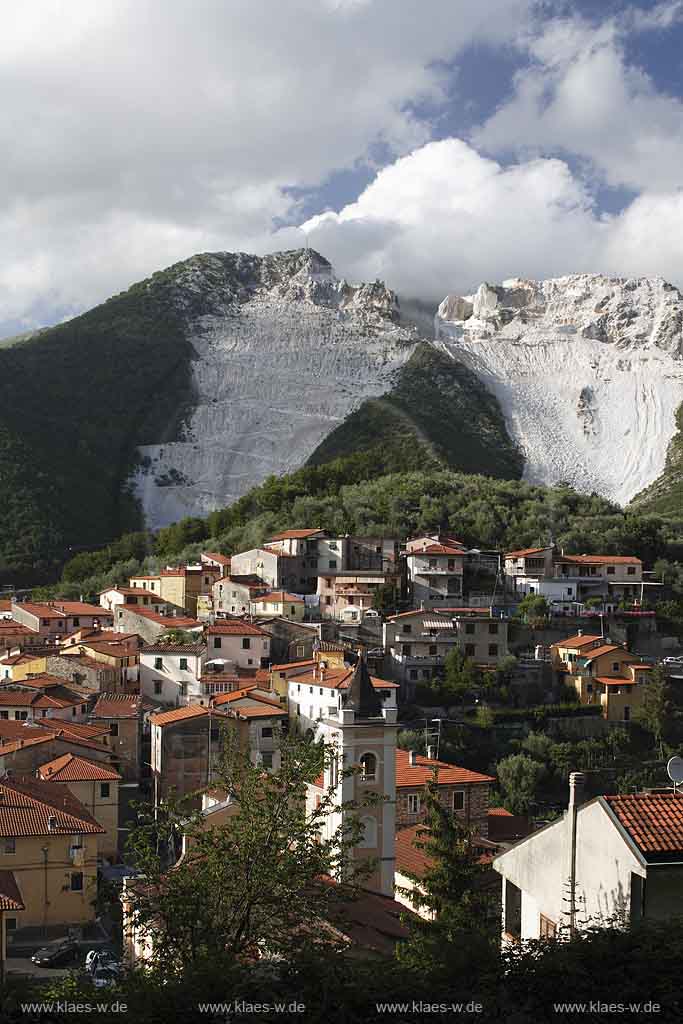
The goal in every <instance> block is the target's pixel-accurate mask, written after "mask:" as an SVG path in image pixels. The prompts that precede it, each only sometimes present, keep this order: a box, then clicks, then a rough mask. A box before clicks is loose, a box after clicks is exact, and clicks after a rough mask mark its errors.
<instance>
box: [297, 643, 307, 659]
mask: <svg viewBox="0 0 683 1024" xmlns="http://www.w3.org/2000/svg"><path fill="white" fill-rule="evenodd" d="M305 654H306V648H305V647H303V646H300V647H297V649H296V656H297V658H303V657H304V655H305Z"/></svg>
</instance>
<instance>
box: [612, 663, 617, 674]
mask: <svg viewBox="0 0 683 1024" xmlns="http://www.w3.org/2000/svg"><path fill="white" fill-rule="evenodd" d="M612 671H613V672H618V671H619V662H618V661H613V662H612Z"/></svg>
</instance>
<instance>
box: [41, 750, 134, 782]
mask: <svg viewBox="0 0 683 1024" xmlns="http://www.w3.org/2000/svg"><path fill="white" fill-rule="evenodd" d="M38 772H39V774H40V778H41V779H46V780H49V781H51V782H90V781H94V782H118V781H119V780H120V779H121V776H120V775H119V773H118V772H115V771H112V769H111V768H107V767H106V766H105V765H102V764H98V763H97V761H89V760H88V758H87V757H79V756H78V755H77V754H70V753H69V754H62V756H61V757H56V758H55V759H54V760H53V761H46V762H45V764H41V765H40V767H39V768H38Z"/></svg>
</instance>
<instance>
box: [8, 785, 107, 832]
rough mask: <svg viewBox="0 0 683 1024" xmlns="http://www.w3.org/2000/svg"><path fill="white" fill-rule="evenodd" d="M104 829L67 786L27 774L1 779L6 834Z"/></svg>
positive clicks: (99, 830) (102, 830)
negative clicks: (30, 776)
mask: <svg viewBox="0 0 683 1024" xmlns="http://www.w3.org/2000/svg"><path fill="white" fill-rule="evenodd" d="M51 819H52V828H51V827H50V820H51ZM104 831H105V830H104V829H103V828H102V826H101V825H100V824H98V822H96V821H95V819H94V818H93V816H92V815H91V814H90V813H89V811H87V810H86V809H85V807H84V806H83V804H82V803H81V802H80V800H77V799H76V797H75V796H74V795H73V794H72V793H71V792H70V791H69V789H68V788H67V787H66V786H62V785H60V784H59V783H57V782H44V781H43V780H42V779H34V778H31V779H29V778H26V777H22V778H21V779H18V778H17V779H11V780H8V779H6V778H3V779H2V781H0V835H2V836H49V835H54V834H57V835H60V834H61V835H82V834H93V833H94V834H100V833H103V832H104Z"/></svg>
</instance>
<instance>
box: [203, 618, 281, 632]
mask: <svg viewBox="0 0 683 1024" xmlns="http://www.w3.org/2000/svg"><path fill="white" fill-rule="evenodd" d="M206 632H207V634H208V635H209V636H270V634H269V633H266V632H265V631H264V630H263V629H259V628H258V626H254V625H253V624H252V623H251V622H244V621H242V620H237V619H233V620H231V621H230V622H220V623H219V622H217V623H216V624H215V625H213V626H208V627H207V630H206Z"/></svg>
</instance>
